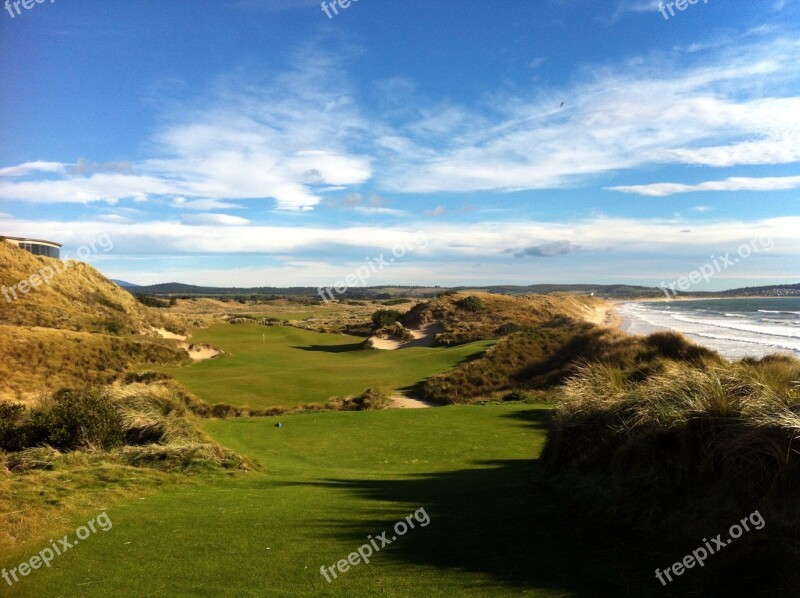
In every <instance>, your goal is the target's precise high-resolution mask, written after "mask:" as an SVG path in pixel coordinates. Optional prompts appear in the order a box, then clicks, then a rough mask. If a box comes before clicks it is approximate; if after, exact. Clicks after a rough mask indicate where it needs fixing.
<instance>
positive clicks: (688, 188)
mask: <svg viewBox="0 0 800 598" xmlns="http://www.w3.org/2000/svg"><path fill="white" fill-rule="evenodd" d="M608 189H609V190H610V191H620V192H622V193H635V194H637V195H644V196H646V197H666V196H668V195H676V194H678V193H691V192H695V191H785V190H787V189H800V176H787V177H763V178H752V177H731V178H728V179H725V180H723V181H707V182H705V183H699V184H697V185H685V184H683V183H653V184H649V185H627V186H625V185H623V186H618V187H609V188H608ZM695 210H697V211H700V209H699V208H695Z"/></svg>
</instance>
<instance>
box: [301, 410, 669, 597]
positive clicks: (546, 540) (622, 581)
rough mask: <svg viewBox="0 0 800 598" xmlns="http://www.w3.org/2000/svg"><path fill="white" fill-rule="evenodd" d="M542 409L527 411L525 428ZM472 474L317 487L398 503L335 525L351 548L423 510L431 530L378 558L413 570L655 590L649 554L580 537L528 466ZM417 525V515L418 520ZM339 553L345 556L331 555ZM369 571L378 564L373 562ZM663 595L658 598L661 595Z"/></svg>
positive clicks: (518, 463) (563, 586)
mask: <svg viewBox="0 0 800 598" xmlns="http://www.w3.org/2000/svg"><path fill="white" fill-rule="evenodd" d="M541 411H542V410H531V412H530V413H528V412H523V413H526V414H527V416H525V417H530V418H531V419H530V420H529V421H531V422H533V425H536V426H539V425H542V426H544V425H546V422H545V421H543V420H539V419H538V418H540V417H542V413H541ZM474 466H475V467H474V468H470V469H461V470H456V471H448V472H439V473H430V474H423V475H418V476H412V477H409V478H405V479H400V480H325V481H322V482H317V483H312V485H317V486H324V487H335V488H338V489H341V490H344V491H347V492H350V493H353V494H355V495H356V496H359V497H361V498H366V499H370V500H375V501H381V502H386V501H389V502H393V503H397V507H396V514H395V516H394V518H381V519H374V520H369V521H364V520H359V521H357V522H351V521H350V522H348V521H344V522H341V523H340V524H334V525H333V529H332V531H331V533H332V534H334V535H335V536H336V537H338V538H341V537H342V536H345V538H346V540H347V541H348V542H351V543H352V545H353V550H355V549H356V548H357V547H358V546H360V545H362V544H363V543H365V542H366V541H367V540H366V539H367V535H369V534H371V535H372V536H378V535H380V533H381V532H383V531H387V532H388V533H387V535H386V537H387V538H390V539H391V537H392V536H394V535H395V532H394V530H393V526H394V524H395V523H396V522H397V521H399V520H402V519H403V518H404V517H405V516H406V515H409V514H411V513H412V512H414V511H415V510H417V509H419V508H424V509H425V512H426V513H427V514H428V516H429V517H430V524H429V525H428V526H426V527H424V528H422V527H420V526H419V524H417V528H416V529H414V530H412V531H409V532H408V533H407V534H405V535H404V536H402V537H399V538H397V540H396V541H394V542H392V544H391V545H390V546H387V547H386V548H384V549H383V551H382V552H381V553H380V558H382V559H387V558H391V559H397V560H400V561H405V562H408V563H413V564H415V565H426V566H430V567H438V568H441V569H452V570H466V571H470V572H474V573H479V574H485V575H489V576H491V578H492V579H493V580H494V583H493V584H492V585H494V586H506V587H513V588H519V589H521V588H539V589H550V590H558V591H565V592H570V593H572V594H573V595H576V596H649V595H659V594H658V593H653V594H651V593H650V592H651V591H653V590H657V589H658V588H657V587H655V586H654V583H656V584H657V582H655V579H654V578H652V575H651V574H649V571H650V563H649V561H648V562H642V559H643V558H644V557H643V555H647V554H648V551H647V547H641V546H639V547H635V546H632V545H630V544H628V543H625V542H623V541H620V540H614V539H612V538H609V537H607V536H600V537H598V536H597V535H596V534H595V535H593V536H588V535H587V534H586V533H585V531H584V530H585V525H584V522H583V521H581V520H580V519H579V518H576V517H575V516H574V514H573V516H568V515H567V514H566V512H565V510H564V509H562V508H561V507H562V505H563V504H564V499H563V497H562V496H559V495H558V493H557V492H556V491H555V490H554V489H553V488H552V487H550V486H549V485H548V484H547V483H546V482H545V481H543V479H542V476H541V472H540V465H539V463H538V461H537V460H535V459H525V460H505V461H484V462H477V463H474ZM420 518H421V519H423V520H424V518H423V517H420ZM333 556H338V557H341V556H344V555H333ZM374 565H375V566H379V565H378V564H377V563H374ZM662 595H663V594H662Z"/></svg>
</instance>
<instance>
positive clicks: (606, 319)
mask: <svg viewBox="0 0 800 598" xmlns="http://www.w3.org/2000/svg"><path fill="white" fill-rule="evenodd" d="M584 310H585V311H586V314H585V315H584V316H583V319H584V320H586V321H587V322H590V323H592V324H597V325H598V326H611V327H613V328H619V326H620V324H621V322H622V320H621V318H620V317H619V316H618V315H617V311H616V310H615V309H614V306H613V305H599V306H597V307H585V308H584Z"/></svg>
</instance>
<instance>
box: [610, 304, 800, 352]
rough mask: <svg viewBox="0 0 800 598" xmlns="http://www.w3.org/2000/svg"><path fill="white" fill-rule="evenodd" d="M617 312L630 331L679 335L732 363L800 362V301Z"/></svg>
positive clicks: (649, 306) (621, 307) (655, 306)
mask: <svg viewBox="0 0 800 598" xmlns="http://www.w3.org/2000/svg"><path fill="white" fill-rule="evenodd" d="M617 313H618V314H619V316H620V317H621V318H622V320H623V324H622V329H623V330H625V331H626V332H629V333H631V334H650V333H651V332H657V331H660V330H675V331H678V332H682V333H683V334H685V335H686V336H688V337H689V338H691V339H692V340H694V341H695V342H696V343H698V344H701V345H704V346H706V347H709V348H710V349H714V350H716V351H718V352H719V353H720V354H721V355H723V356H725V357H727V358H729V359H739V358H742V357H746V356H752V357H763V356H764V355H769V354H770V353H793V354H794V355H795V356H798V357H800V297H781V298H774V299H708V300H698V301H694V300H691V301H646V302H631V303H623V304H621V305H619V306H618V307H617Z"/></svg>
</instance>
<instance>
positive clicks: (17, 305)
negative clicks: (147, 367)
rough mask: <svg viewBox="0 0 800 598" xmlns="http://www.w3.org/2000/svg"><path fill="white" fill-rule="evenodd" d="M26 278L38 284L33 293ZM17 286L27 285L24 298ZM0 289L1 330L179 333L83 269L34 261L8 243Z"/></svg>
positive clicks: (0, 256)
mask: <svg viewBox="0 0 800 598" xmlns="http://www.w3.org/2000/svg"><path fill="white" fill-rule="evenodd" d="M31 277H34V279H33V280H34V283H33V284H36V283H35V281H36V280H37V279H38V280H39V284H38V286H36V287H35V288H34V287H33V286H32V285H31V284H30V283H31ZM37 277H38V278H37ZM44 278H49V279H50V280H49V283H45V282H44V281H43V279H44ZM20 281H28V283H27V284H28V286H29V287H30V288H29V290H28V292H27V293H24V292H22V291H21V290H20V289H19V286H20ZM0 286H3V287H5V288H6V289H7V290H6V293H5V294H4V295H0V324H6V325H12V326H38V327H42V328H58V329H60V330H74V331H77V332H101V333H107V334H108V333H110V334H124V333H128V334H138V333H140V332H142V331H143V330H147V329H149V328H150V327H151V326H155V327H162V326H164V327H167V328H172V329H175V328H180V325H179V324H178V323H177V322H175V321H172V320H168V319H166V318H164V316H163V315H162V314H160V313H159V312H157V311H156V310H151V309H148V308H146V307H145V306H144V305H142V304H141V303H139V301H137V300H136V298H135V297H133V295H131V294H130V293H128V292H127V291H124V290H122V289H121V288H120V287H118V286H117V285H116V284H114V283H113V282H111V281H110V280H108V279H107V278H106V277H104V276H103V275H102V274H100V273H99V272H98V271H97V270H95V269H94V268H93V267H92V266H90V265H88V264H85V263H82V262H77V261H68V262H67V261H62V260H55V259H52V258H46V257H40V256H35V255H33V254H31V253H28V252H27V251H24V250H22V249H20V248H18V247H16V246H14V245H12V244H10V243H7V242H0ZM12 287H13V288H14V291H13V292H12V290H11V289H12ZM23 288H24V287H23ZM15 293H16V297H17V298H16V299H15V298H14V296H15ZM175 331H178V330H175Z"/></svg>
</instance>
